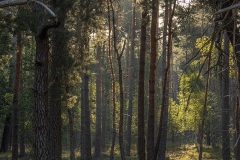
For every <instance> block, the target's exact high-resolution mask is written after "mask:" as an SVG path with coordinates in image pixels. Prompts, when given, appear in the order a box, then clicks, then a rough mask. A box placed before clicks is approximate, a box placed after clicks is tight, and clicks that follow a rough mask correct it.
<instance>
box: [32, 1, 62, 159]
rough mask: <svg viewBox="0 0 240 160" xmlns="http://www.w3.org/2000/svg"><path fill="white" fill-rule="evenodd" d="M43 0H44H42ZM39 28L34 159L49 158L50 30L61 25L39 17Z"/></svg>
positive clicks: (38, 10) (39, 10)
mask: <svg viewBox="0 0 240 160" xmlns="http://www.w3.org/2000/svg"><path fill="white" fill-rule="evenodd" d="M40 1H41V2H42V1H43V0H40ZM34 10H35V12H36V13H42V10H43V8H41V7H39V6H35V7H34ZM37 22H38V24H37V25H38V26H39V27H38V29H37V33H36V35H35V41H36V59H35V80H34V91H35V92H34V93H35V94H34V97H35V102H34V103H35V105H34V117H33V128H34V144H33V146H34V155H33V159H39V160H49V159H50V153H49V150H50V148H49V140H50V135H49V116H48V113H49V112H48V92H49V88H48V56H49V38H48V33H47V32H48V30H49V29H50V28H53V27H57V26H59V22H57V21H55V20H50V21H47V20H43V19H40V18H39V19H38V20H37Z"/></svg>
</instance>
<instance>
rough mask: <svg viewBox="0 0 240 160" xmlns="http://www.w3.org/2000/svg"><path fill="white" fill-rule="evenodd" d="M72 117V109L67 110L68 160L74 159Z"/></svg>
mask: <svg viewBox="0 0 240 160" xmlns="http://www.w3.org/2000/svg"><path fill="white" fill-rule="evenodd" d="M73 119H74V116H73V112H72V108H68V121H69V137H70V159H71V160H74V159H75V145H74V144H75V143H74V139H75V136H74V131H73V123H74V121H73Z"/></svg>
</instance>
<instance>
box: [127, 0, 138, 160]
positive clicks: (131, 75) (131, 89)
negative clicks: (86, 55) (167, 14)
mask: <svg viewBox="0 0 240 160" xmlns="http://www.w3.org/2000/svg"><path fill="white" fill-rule="evenodd" d="M135 6H136V0H133V6H132V9H133V13H132V36H131V54H130V62H131V63H130V65H129V66H130V68H129V72H128V73H129V74H128V76H129V82H128V83H129V101H128V122H127V131H126V156H130V154H131V152H130V151H131V143H132V142H131V141H132V138H131V137H132V108H133V92H134V76H135V74H134V54H135V52H134V48H135V30H136V29H135V28H136V27H135V25H136V7H135Z"/></svg>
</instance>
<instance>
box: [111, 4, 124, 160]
mask: <svg viewBox="0 0 240 160" xmlns="http://www.w3.org/2000/svg"><path fill="white" fill-rule="evenodd" d="M110 6H111V10H112V26H113V48H114V52H115V55H116V58H117V63H118V76H119V78H118V79H119V80H118V81H119V90H120V114H119V117H120V118H119V130H118V135H119V146H120V154H121V159H122V160H125V159H126V157H125V150H124V143H123V137H124V136H123V110H124V94H123V75H122V62H121V58H122V55H123V51H124V49H125V44H126V41H124V44H123V48H122V51H121V53H119V51H118V47H117V36H116V32H117V28H116V22H115V10H114V8H113V3H112V0H110Z"/></svg>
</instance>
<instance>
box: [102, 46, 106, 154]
mask: <svg viewBox="0 0 240 160" xmlns="http://www.w3.org/2000/svg"><path fill="white" fill-rule="evenodd" d="M102 55H103V56H102V62H101V63H102V65H104V64H105V45H104V47H103V54H102ZM105 76H106V74H105V70H104V67H103V66H102V70H101V79H102V80H101V82H102V84H101V85H102V93H101V94H102V99H101V100H102V102H101V103H102V113H101V114H102V133H101V135H102V139H101V146H102V149H103V150H104V149H105V148H106V116H107V114H106V105H107V102H106V101H107V98H106V87H104V86H105V83H106V82H105V81H106V78H105Z"/></svg>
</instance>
